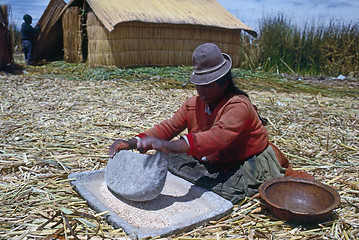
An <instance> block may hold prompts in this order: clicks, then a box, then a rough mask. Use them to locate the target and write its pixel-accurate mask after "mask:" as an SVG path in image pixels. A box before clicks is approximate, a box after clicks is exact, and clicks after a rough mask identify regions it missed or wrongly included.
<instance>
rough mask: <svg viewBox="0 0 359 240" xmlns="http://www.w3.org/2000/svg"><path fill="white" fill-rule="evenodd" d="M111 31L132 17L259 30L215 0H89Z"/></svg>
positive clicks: (249, 30) (151, 21) (137, 19)
mask: <svg viewBox="0 0 359 240" xmlns="http://www.w3.org/2000/svg"><path fill="white" fill-rule="evenodd" d="M86 1H87V3H88V4H89V5H90V7H91V8H92V10H93V11H94V13H95V15H96V16H97V17H98V19H99V20H100V21H101V22H102V24H103V25H104V26H105V27H106V29H107V30H108V31H110V32H111V31H112V30H114V28H115V26H116V24H119V23H123V22H131V21H140V22H148V23H172V24H193V25H204V26H211V27H218V28H225V29H242V30H245V31H247V32H248V33H250V34H251V35H253V36H256V35H257V34H256V32H255V31H253V30H252V29H251V28H249V27H248V26H246V25H245V24H244V23H242V22H241V21H239V20H238V19H237V18H236V17H234V16H233V15H232V14H231V13H230V12H228V11H227V10H226V9H225V8H224V7H223V6H222V5H220V4H219V3H218V2H217V1H216V0H166V1H163V0H146V1H143V0H86Z"/></svg>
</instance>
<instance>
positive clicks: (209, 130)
mask: <svg viewBox="0 0 359 240" xmlns="http://www.w3.org/2000/svg"><path fill="white" fill-rule="evenodd" d="M186 128H187V130H188V134H186V136H187V139H188V141H189V145H190V150H189V152H187V154H188V155H192V156H194V157H196V158H197V159H201V158H202V157H206V158H207V160H208V161H209V162H210V163H214V164H220V165H221V164H225V163H234V162H236V163H239V162H243V161H245V160H246V159H248V158H249V157H251V156H253V155H256V154H259V153H261V152H262V151H263V150H264V149H265V148H266V147H267V146H268V144H269V142H268V133H267V131H266V129H265V127H264V126H263V125H262V122H261V120H260V119H259V117H258V114H257V112H256V110H255V109H254V107H253V105H252V103H251V102H250V100H249V99H248V98H247V97H245V96H243V95H234V96H231V97H229V98H225V99H223V100H222V101H221V102H220V103H219V105H218V106H217V107H216V109H215V110H214V111H213V112H212V113H211V114H210V115H208V114H207V113H206V112H205V104H204V102H203V101H202V100H201V99H200V98H199V97H198V96H195V97H191V98H189V99H187V100H186V101H185V102H184V104H183V105H182V106H181V107H180V108H179V109H178V110H177V112H176V113H175V114H174V115H173V116H172V118H170V119H168V120H164V121H163V122H161V123H160V124H158V125H156V126H154V127H153V128H151V129H149V130H148V131H146V132H144V133H142V134H140V135H139V136H140V137H144V136H146V135H147V136H151V137H157V138H160V139H166V140H171V139H172V138H173V137H175V136H177V135H178V134H180V133H181V132H182V131H183V130H185V129H186Z"/></svg>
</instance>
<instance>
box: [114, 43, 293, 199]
mask: <svg viewBox="0 0 359 240" xmlns="http://www.w3.org/2000/svg"><path fill="white" fill-rule="evenodd" d="M192 60H193V64H194V70H193V74H192V76H191V78H190V80H191V82H192V83H193V84H195V85H196V90H197V92H198V96H194V97H191V98H189V99H187V100H186V101H185V103H184V104H183V105H182V106H181V107H180V109H178V110H177V112H176V113H175V114H174V115H173V117H172V118H170V119H168V120H165V121H163V122H161V123H160V124H158V125H156V126H154V127H153V128H152V129H150V130H148V131H146V132H144V133H141V134H139V135H138V136H136V137H135V138H133V139H131V140H129V141H125V140H121V139H119V140H116V141H115V142H114V143H113V144H112V145H111V147H110V157H113V156H114V155H115V153H116V152H118V151H120V150H123V149H134V148H136V147H137V149H139V150H140V151H141V152H145V151H147V150H149V149H155V150H158V151H162V152H164V153H168V154H170V160H169V171H170V172H172V173H173V174H175V175H177V176H180V177H182V178H184V179H186V180H188V181H190V182H192V183H194V184H196V185H198V186H201V187H203V188H206V189H209V190H212V191H213V192H215V193H217V194H219V195H221V196H222V197H224V198H226V199H228V200H230V201H231V202H232V203H234V204H236V203H238V202H239V201H241V200H242V199H243V198H244V197H245V196H251V195H253V194H255V193H257V192H258V187H259V186H260V184H262V183H263V182H264V181H266V180H267V179H270V178H273V177H279V176H284V175H285V173H286V172H287V175H288V174H289V175H293V171H292V170H291V168H290V167H289V163H288V161H287V159H286V158H285V156H284V155H283V154H282V153H281V152H280V151H279V149H278V148H276V147H275V146H274V145H272V144H270V143H269V140H268V133H267V131H266V129H265V127H264V125H263V124H262V121H261V119H260V117H259V115H258V113H257V111H256V109H255V107H254V106H253V105H252V103H251V102H250V100H249V98H248V95H247V94H246V93H245V92H243V91H241V90H239V89H238V88H237V87H236V86H235V85H234V83H233V80H232V75H231V66H232V60H231V58H230V56H229V55H227V54H225V53H222V52H221V51H220V49H219V48H218V47H217V46H216V45H215V44H212V43H205V44H202V45H200V46H198V47H197V48H196V49H195V51H194V52H193V56H192ZM186 128H187V130H188V134H185V135H184V136H181V137H180V138H179V139H177V140H173V141H171V140H172V139H173V138H174V137H175V136H177V135H179V134H180V133H181V132H182V131H183V130H185V129H186Z"/></svg>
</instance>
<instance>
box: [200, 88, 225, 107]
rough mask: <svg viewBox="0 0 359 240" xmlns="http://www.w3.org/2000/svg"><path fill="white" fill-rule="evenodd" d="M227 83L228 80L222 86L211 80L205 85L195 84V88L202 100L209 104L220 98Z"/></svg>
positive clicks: (216, 101) (217, 101)
mask: <svg viewBox="0 0 359 240" xmlns="http://www.w3.org/2000/svg"><path fill="white" fill-rule="evenodd" d="M227 85H228V82H226V83H225V85H224V86H220V85H218V84H217V83H216V82H213V83H210V84H207V85H196V89H197V92H198V95H199V97H200V98H201V99H202V100H203V102H205V103H206V104H209V105H216V104H217V103H219V102H220V101H221V100H222V98H223V94H224V90H225V89H226V87H227Z"/></svg>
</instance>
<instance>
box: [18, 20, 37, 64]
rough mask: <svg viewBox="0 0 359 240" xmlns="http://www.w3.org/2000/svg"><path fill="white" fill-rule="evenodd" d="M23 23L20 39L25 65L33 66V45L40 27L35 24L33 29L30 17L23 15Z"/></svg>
mask: <svg viewBox="0 0 359 240" xmlns="http://www.w3.org/2000/svg"><path fill="white" fill-rule="evenodd" d="M24 21H25V22H24V23H23V24H22V25H21V38H22V46H23V50H24V55H25V60H26V64H27V65H33V51H34V47H33V44H34V42H35V40H36V37H37V34H38V33H39V32H40V26H39V25H38V24H36V26H35V28H33V27H32V26H31V23H32V17H31V16H30V15H28V14H25V15H24Z"/></svg>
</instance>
